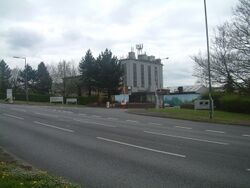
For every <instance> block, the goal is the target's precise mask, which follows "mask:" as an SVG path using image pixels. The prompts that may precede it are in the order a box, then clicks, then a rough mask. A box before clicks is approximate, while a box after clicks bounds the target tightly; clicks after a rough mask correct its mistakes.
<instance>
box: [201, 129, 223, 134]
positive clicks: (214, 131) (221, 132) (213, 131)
mask: <svg viewBox="0 0 250 188" xmlns="http://www.w3.org/2000/svg"><path fill="white" fill-rule="evenodd" d="M205 131H207V132H212V133H220V134H224V133H225V132H223V131H216V130H208V129H207V130H205Z"/></svg>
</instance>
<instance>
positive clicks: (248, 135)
mask: <svg viewBox="0 0 250 188" xmlns="http://www.w3.org/2000/svg"><path fill="white" fill-rule="evenodd" d="M242 136H246V137H250V134H243V135H242Z"/></svg>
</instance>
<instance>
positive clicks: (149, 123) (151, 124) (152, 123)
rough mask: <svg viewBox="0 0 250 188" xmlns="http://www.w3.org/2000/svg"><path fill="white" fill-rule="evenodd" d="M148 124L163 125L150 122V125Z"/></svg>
mask: <svg viewBox="0 0 250 188" xmlns="http://www.w3.org/2000/svg"><path fill="white" fill-rule="evenodd" d="M148 124H151V125H162V124H160V123H152V122H150V123H148Z"/></svg>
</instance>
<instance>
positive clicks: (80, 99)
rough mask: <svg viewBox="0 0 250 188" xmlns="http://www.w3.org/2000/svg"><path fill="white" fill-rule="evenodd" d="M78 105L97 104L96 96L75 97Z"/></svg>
mask: <svg viewBox="0 0 250 188" xmlns="http://www.w3.org/2000/svg"><path fill="white" fill-rule="evenodd" d="M77 101H78V104H81V105H86V104H90V103H95V102H98V96H81V97H77Z"/></svg>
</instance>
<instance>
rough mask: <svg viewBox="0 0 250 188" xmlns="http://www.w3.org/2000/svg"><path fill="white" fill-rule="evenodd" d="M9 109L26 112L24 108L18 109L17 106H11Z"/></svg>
mask: <svg viewBox="0 0 250 188" xmlns="http://www.w3.org/2000/svg"><path fill="white" fill-rule="evenodd" d="M11 110H16V111H20V112H26V110H24V109H19V108H11Z"/></svg>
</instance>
